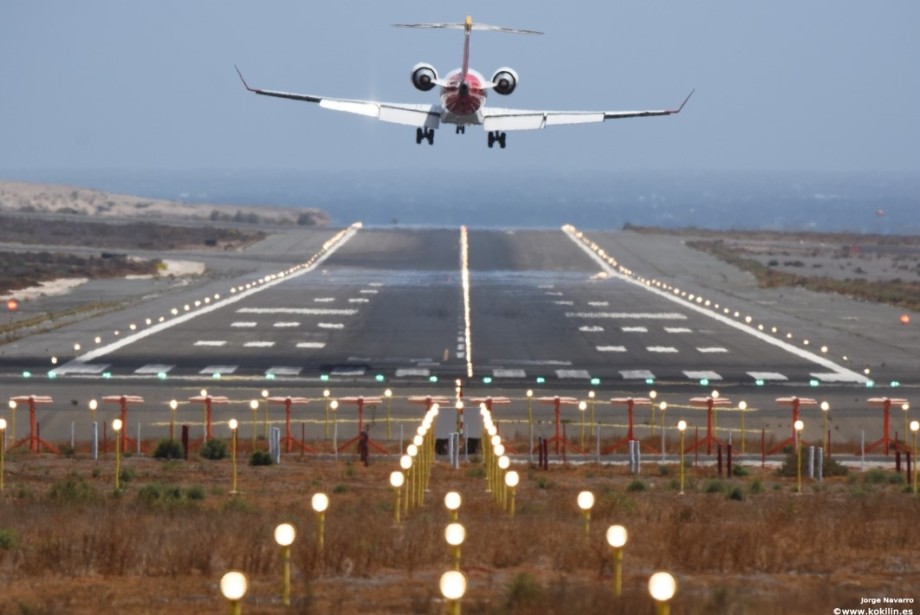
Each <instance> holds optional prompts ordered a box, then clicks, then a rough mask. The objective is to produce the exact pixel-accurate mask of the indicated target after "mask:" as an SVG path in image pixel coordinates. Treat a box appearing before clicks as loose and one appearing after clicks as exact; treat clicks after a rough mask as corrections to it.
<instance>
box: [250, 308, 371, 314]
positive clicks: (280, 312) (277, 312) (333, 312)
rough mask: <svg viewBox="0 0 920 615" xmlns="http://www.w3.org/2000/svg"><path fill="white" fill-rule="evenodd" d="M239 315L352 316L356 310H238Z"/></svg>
mask: <svg viewBox="0 0 920 615" xmlns="http://www.w3.org/2000/svg"><path fill="white" fill-rule="evenodd" d="M237 312H238V313H240V314H302V315H304V316H354V315H355V314H357V313H358V310H349V309H336V308H240V309H238V310H237Z"/></svg>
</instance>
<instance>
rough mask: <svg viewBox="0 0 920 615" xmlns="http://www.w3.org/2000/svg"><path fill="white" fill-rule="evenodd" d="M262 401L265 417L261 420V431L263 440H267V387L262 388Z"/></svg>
mask: <svg viewBox="0 0 920 615" xmlns="http://www.w3.org/2000/svg"><path fill="white" fill-rule="evenodd" d="M262 401H264V402H265V415H264V416H265V418H264V419H263V420H262V431H263V432H264V435H265V441H266V442H268V389H262Z"/></svg>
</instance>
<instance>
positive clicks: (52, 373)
mask: <svg viewBox="0 0 920 615" xmlns="http://www.w3.org/2000/svg"><path fill="white" fill-rule="evenodd" d="M48 378H50V379H51V380H54V379H55V378H57V372H56V371H54V370H53V369H51V370H48Z"/></svg>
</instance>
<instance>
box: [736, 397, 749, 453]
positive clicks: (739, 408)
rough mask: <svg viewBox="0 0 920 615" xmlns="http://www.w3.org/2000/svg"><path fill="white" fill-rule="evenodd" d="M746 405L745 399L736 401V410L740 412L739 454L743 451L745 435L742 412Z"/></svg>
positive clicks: (745, 409) (744, 410)
mask: <svg viewBox="0 0 920 615" xmlns="http://www.w3.org/2000/svg"><path fill="white" fill-rule="evenodd" d="M747 408H748V405H747V402H746V401H743V400H742V401H739V402H738V412H740V413H741V454H742V455H743V454H744V453H745V446H746V444H745V435H744V413H745V412H746V411H747Z"/></svg>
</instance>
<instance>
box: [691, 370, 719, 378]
mask: <svg viewBox="0 0 920 615" xmlns="http://www.w3.org/2000/svg"><path fill="white" fill-rule="evenodd" d="M684 375H685V376H686V377H687V378H689V379H690V380H703V379H704V378H705V379H706V380H722V376H720V375H719V374H717V373H716V372H706V371H701V372H694V371H688V372H684Z"/></svg>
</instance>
